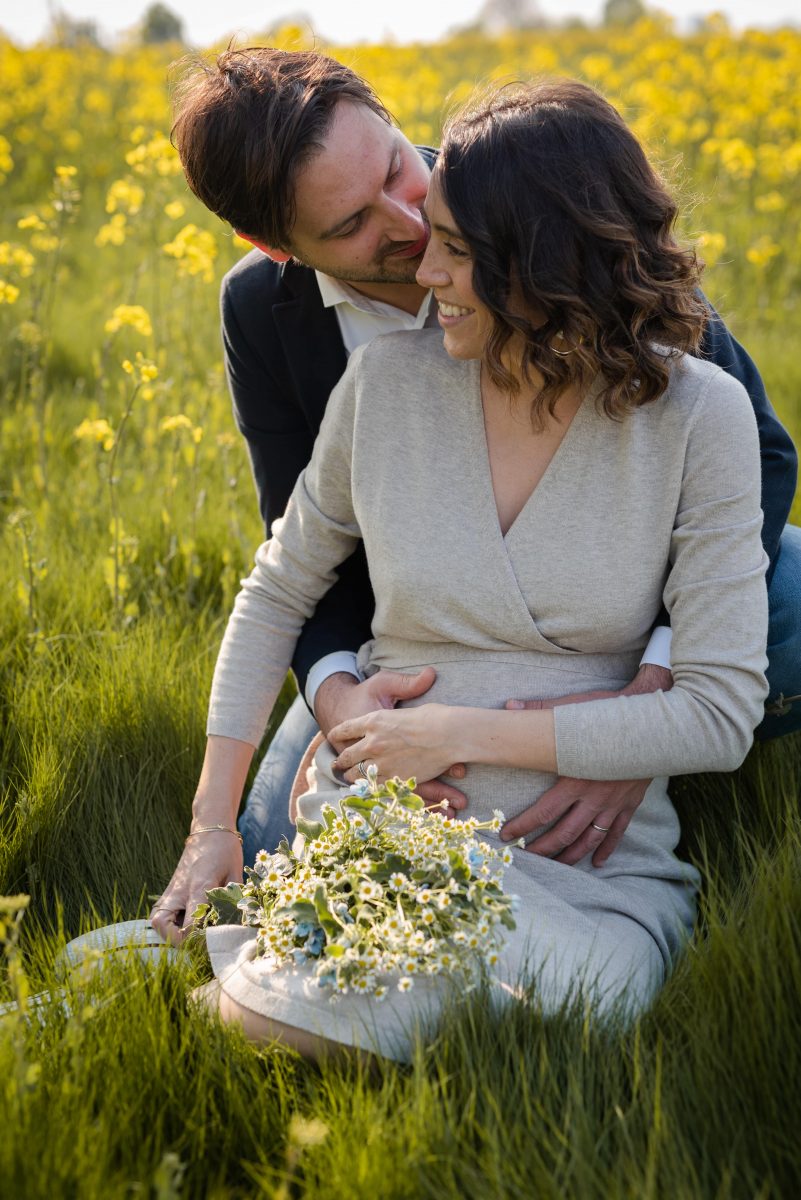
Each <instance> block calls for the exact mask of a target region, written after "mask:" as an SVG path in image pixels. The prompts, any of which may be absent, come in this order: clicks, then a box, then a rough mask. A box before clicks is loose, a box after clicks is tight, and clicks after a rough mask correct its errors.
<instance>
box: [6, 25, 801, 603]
mask: <svg viewBox="0 0 801 1200" xmlns="http://www.w3.org/2000/svg"><path fill="white" fill-rule="evenodd" d="M279 41H280V44H282V45H285V46H287V47H289V48H292V47H294V48H297V47H300V46H302V45H304V44H308V42H305V43H304V34H303V32H302V31H301V30H299V29H293V28H287V29H286V30H284V31H283V33H282V35H281V36H280V39H279ZM331 52H332V53H334V54H336V55H337V56H338V57H340V58H342V59H343V60H345V61H347V62H348V63H349V64H351V65H353V66H354V67H355V68H356V69H357V70H358V71H360V72H361V73H363V74H364V75H366V76H367V77H368V78H369V79H370V80H371V81H372V83H373V84H374V85H375V86H376V88H377V90H378V92H379V94H380V95H381V97H382V98H383V99H384V101H385V102H386V104H387V105H388V107H389V108H390V110H391V111H392V112H393V113H394V115H395V116H396V117H397V119H398V121H399V123H400V124H401V126H402V127H403V128H404V130H405V131H406V133H407V134H408V135H409V136H410V137H411V138H412V139H413V140H415V141H417V142H424V143H434V144H435V143H436V142H437V140H438V136H439V130H440V128H441V124H442V121H443V117H444V115H445V114H446V113H447V112H448V110H449V109H451V108H453V107H454V106H455V105H458V104H459V103H460V102H462V101H463V100H464V99H465V98H466V97H467V96H469V95H470V93H471V92H472V91H473V89H474V87H475V86H476V85H477V84H479V83H481V82H482V81H485V80H488V79H489V80H505V79H513V78H525V77H531V76H535V75H539V74H543V73H549V72H551V73H564V74H570V75H575V76H579V77H581V78H583V79H585V80H588V81H589V82H591V83H592V84H594V85H595V86H597V87H598V88H600V89H601V90H602V91H603V92H604V93H605V94H606V95H608V96H609V97H610V98H611V99H612V100H613V101H614V102H615V103H616V104H617V105H618V106H619V107H620V108H621V110H622V111H623V113H624V115H625V116H626V118H627V119H628V120H629V121H630V123H631V124H632V125H633V127H634V128H635V130H636V131H637V132H638V134H639V135H640V136H641V137H642V138H643V139H644V140H645V142H646V144H647V146H648V147H649V150H650V152H651V155H652V157H653V158H654V160H655V161H656V162H657V163H658V164H659V165H660V167H661V169H662V170H663V172H664V173H665V174H666V175H667V177H668V178H669V179H670V180H671V182H672V184H673V186H674V187H675V188H676V189H677V190H678V192H679V194H680V196H681V197H682V200H683V217H682V232H683V234H684V235H685V236H686V237H688V238H692V239H693V240H694V241H695V242H696V245H697V247H698V250H699V254H700V255H701V257H702V258H703V259H704V261H705V262H706V264H707V275H706V281H705V286H706V290H707V292H708V294H709V295H710V297H711V298H712V299H713V301H714V302H715V303H716V304H717V305H718V307H719V308H720V309H721V311H722V312H723V314H724V316H725V318H726V320H727V321H728V323H729V324H730V326H731V327H732V329H733V330H734V331H735V333H736V334H737V335H738V336H739V337H740V339H741V340H742V341H743V342H744V343H745V344H746V346H747V347H748V348H749V349H750V350H751V351H752V353H753V354H754V356H755V357H756V358H757V361H758V363H759V366H760V368H761V369H762V371H763V373H764V374H765V377H766V382H767V383H768V388H769V391H770V393H771V395H772V398H773V399H774V403H775V404H776V406H777V408H778V409H779V411H780V414H781V415H782V417H783V419H784V420H785V422H786V423H787V424H788V425H789V426H790V428H791V429H793V430H794V431H795V432H796V433H798V432H799V431H801V403H799V401H798V399H797V393H798V387H797V384H798V383H799V382H801V372H800V371H799V368H797V367H796V366H795V362H794V360H793V359H791V358H790V356H788V355H787V353H786V347H787V344H788V343H790V342H791V341H792V338H793V335H794V331H795V329H796V326H797V323H798V319H799V315H801V222H800V221H799V215H800V214H801V93H799V89H798V86H797V84H798V79H799V78H801V34H799V33H798V32H791V31H784V32H777V33H771V34H767V33H760V32H749V33H746V34H744V35H742V36H735V35H733V34H732V33H731V32H730V31H729V30H728V29H727V28H726V26H725V25H724V24H721V23H720V22H716V21H714V20H711V21H710V22H708V23H707V26H706V28H705V30H704V31H703V32H701V33H699V34H697V35H695V36H692V37H679V36H677V35H676V34H675V33H674V32H673V31H672V28H671V26H670V23H669V22H668V21H667V19H660V20H657V19H648V20H643V21H641V22H640V23H639V24H637V25H635V26H633V27H630V28H626V29H590V28H574V29H559V30H556V29H554V30H549V31H537V32H525V33H515V34H513V35H512V34H509V35H507V36H504V37H498V38H495V39H488V38H486V37H484V36H480V35H478V34H463V35H460V36H458V37H453V38H451V39H450V40H445V41H442V42H440V43H438V44H436V45H432V46H425V47H421V46H402V47H399V46H387V45H385V46H361V47H353V48H336V49H334V50H332V51H331ZM179 54H180V47H177V46H174V47H159V48H154V47H150V48H141V49H138V50H126V51H125V52H124V53H122V52H121V53H116V54H112V53H107V52H104V51H103V50H100V49H98V48H96V47H92V46H85V47H81V48H80V49H79V50H67V49H61V48H52V47H46V46H40V47H36V48H33V49H29V50H21V49H18V48H16V47H14V46H13V45H12V44H10V43H9V42H0V80H2V83H1V84H0V196H2V200H3V205H2V218H0V336H2V338H3V340H4V343H5V345H6V346H7V347H8V352H7V353H6V354H5V355H4V357H3V363H2V365H0V387H2V389H3V394H4V406H3V412H4V418H3V420H4V423H5V427H6V432H7V434H9V435H10V436H11V437H12V439H13V440H14V441H15V442H16V443H17V444H18V445H19V446H20V448H21V449H22V450H23V452H22V453H20V454H19V455H17V456H16V459H15V466H14V467H13V468H12V471H11V478H10V480H9V487H8V489H7V495H8V496H9V497H10V503H11V507H12V511H15V509H16V507H18V506H19V505H23V506H31V505H32V504H33V499H32V496H31V492H32V489H33V495H34V498H35V497H37V496H40V495H46V493H47V490H48V480H49V479H50V478H51V477H52V469H53V463H52V461H51V460H52V458H53V450H54V447H55V446H57V445H58V444H59V438H61V439H62V442H63V444H65V445H67V446H69V452H70V454H72V455H77V456H78V458H79V459H80V458H81V456H83V467H84V469H83V470H82V471H81V472H80V475H79V480H78V481H77V483H76V485H75V486H76V488H77V493H76V497H75V501H76V503H77V504H83V505H86V506H89V507H92V506H93V505H95V504H96V502H97V500H98V497H100V496H102V495H107V500H108V499H109V497H110V496H114V495H115V494H116V493H115V491H114V489H115V488H116V487H117V484H118V483H120V480H121V479H122V483H121V487H122V490H123V491H124V492H126V493H127V494H128V495H136V494H137V493H141V492H142V491H143V490H144V489H145V488H146V486H148V485H147V481H150V483H153V482H154V481H155V480H159V481H160V484H163V485H164V487H165V488H166V491H165V495H166V496H167V498H168V501H169V503H165V504H163V505H161V504H160V505H159V508H160V509H161V512H162V523H163V526H164V535H165V537H167V538H168V540H169V538H173V539H174V538H176V537H177V538H178V546H179V550H180V553H181V554H182V555H183V557H184V559H185V560H186V564H187V569H188V570H189V573H190V575H191V573H192V572H193V571H195V572H196V571H197V570H198V567H197V562H196V558H195V555H196V549H197V547H196V539H195V537H194V534H192V533H191V532H187V531H186V529H184V530H183V532H182V533H181V534H180V535H178V534H176V533H175V532H174V522H175V514H174V513H171V511H170V505H171V504H172V502H173V500H176V502H178V501H177V499H176V498H177V497H180V496H183V497H184V499H183V502H184V503H189V504H190V505H196V504H197V502H198V501H197V497H198V495H200V492H201V491H202V489H200V487H199V484H197V479H199V478H200V476H201V475H202V474H203V472H204V471H208V472H210V473H211V477H213V479H214V480H215V482H211V481H208V488H209V489H210V490H213V489H216V488H218V487H219V488H220V489H221V494H224V495H228V496H229V500H230V519H231V521H232V522H235V524H236V527H237V529H239V522H240V520H244V521H245V524H246V529H247V532H246V533H244V534H243V535H242V536H243V538H244V542H245V543H246V544H247V542H248V539H249V538H251V537H253V536H255V530H256V526H255V523H253V522H252V521H251V516H250V510H251V509H252V507H253V506H252V501H250V498H249V497H248V498H247V499H246V500H245V499H243V498H241V497H240V498H239V500H238V501H237V500H235V498H234V496H233V494H232V492H231V491H230V489H229V490H226V486H225V484H224V482H223V481H222V477H221V475H220V472H225V473H226V475H225V478H226V479H227V478H230V471H231V469H232V467H231V465H230V463H229V462H228V460H229V458H230V459H231V462H232V463H233V464H234V465H235V467H236V471H237V473H239V472H241V471H243V464H244V455H243V453H242V452H241V448H240V447H238V445H237V443H236V441H235V440H234V439H232V436H231V421H230V416H229V408H228V400H227V396H226V392H225V386H224V381H223V378H222V370H221V361H220V358H221V356H220V353H219V349H218V345H219V343H218V333H217V302H216V291H217V286H218V282H219V279H220V277H221V276H222V274H223V272H224V271H225V270H226V269H227V268H228V266H230V264H231V263H232V262H233V261H234V260H235V258H236V257H237V256H238V255H240V254H241V253H243V252H244V250H245V249H246V248H247V247H246V245H245V243H243V242H241V241H240V240H239V239H238V238H236V237H235V236H234V235H233V233H232V231H231V230H229V229H227V228H225V227H223V225H222V224H221V223H220V222H219V221H217V220H216V218H214V217H212V216H211V215H210V214H209V213H207V212H206V211H205V210H204V209H203V208H202V206H201V205H200V204H199V203H198V202H197V201H196V200H195V199H194V197H193V196H192V195H191V194H190V193H189V192H188V190H187V188H186V185H185V183H184V180H183V176H182V173H181V170H180V164H179V162H178V158H177V155H176V153H175V151H174V150H173V148H172V146H171V144H170V141H169V128H170V110H169V98H168V75H171V76H172V77H174V75H175V70H176V69H175V68H174V69H173V71H172V72H171V71H170V64H171V61H172V60H173V59H175V58H176V57H177V56H178V55H179ZM177 70H178V71H180V68H177ZM779 350H781V353H778V351H779ZM137 353H138V355H139V356H140V359H141V361H143V362H144V361H146V362H147V363H150V364H152V372H153V374H152V377H150V375H148V372H147V370H144V369H143V368H142V367H141V365H137V367H136V368H135V369H134V368H133V367H132V365H131V364H132V363H133V362H138V361H139V360H137V359H136V355H137ZM142 356H144V357H142ZM64 389H66V391H67V392H69V394H70V401H69V404H67V402H66V401H64V400H60V401H58V402H57V403H56V402H55V401H54V396H55V395H56V394H57V393H59V392H60V390H64ZM133 390H135V392H136V396H135V401H133V402H132V399H131V397H132V395H133ZM12 410H13V416H12V415H11V413H12ZM60 423H61V424H60ZM123 432H125V436H126V438H127V439H130V440H131V445H129V446H128V447H127V448H126V450H125V452H124V454H120V439H121V438H122V436H123ZM98 453H99V454H100V456H101V459H100V461H99V462H95V460H94V459H93V458H92V456H93V455H97V454H98ZM104 454H105V455H108V456H111V455H114V456H115V462H116V469H117V471H118V472H119V470H120V467H121V464H123V465H124V470H125V477H124V478H122V477H121V476H119V474H118V476H117V478H116V480H114V481H112V482H109V479H108V478H107V476H108V470H107V469H106V468H107V467H108V464H107V463H106V464H105V466H104V464H103V459H102V456H103V455H104ZM117 460H118V461H117ZM179 465H183V466H184V467H186V468H188V469H189V470H188V477H189V478H190V479H195V480H196V483H194V484H192V485H191V488H190V491H191V495H192V496H193V497H194V499H191V498H188V497H187V495H186V494H185V493H186V487H185V480H184V479H183V478H181V477H180V476H181V472H180V471H179V470H178V466H179ZM90 467H91V469H90ZM198 472H199V473H200V474H199V475H198ZM211 477H210V479H211ZM192 489H194V491H192ZM107 500H104V501H103V504H104V506H105V504H106V503H107ZM115 506H116V501H115V502H114V504H113V505H112V506H111V508H110V509H109V515H110V516H111V517H112V524H114V522H115V521H116V519H117V518H116V517H115V515H114V509H115ZM235 509H238V512H237V513H236V515H235ZM248 521H251V524H250V525H248V524H247V523H248ZM190 524H191V523H190ZM123 541H124V539H123V540H121V539H120V537H119V536H118V534H117V533H114V534H113V537H112V550H111V551H110V553H111V554H112V556H113V559H114V564H115V565H114V566H113V569H112V568H109V569H108V571H107V577H108V578H113V580H114V586H113V587H112V592H113V595H114V598H115V601H116V602H117V603H118V604H120V605H122V606H123V607H125V606H126V605H127V606H128V611H130V612H133V611H134V609H135V606H134V607H131V606H132V604H133V602H132V601H131V600H130V599H129V598H127V597H126V595H125V594H124V593H125V589H122V591H121V589H120V579H124V578H127V577H128V574H127V573H126V572H125V571H123V569H122V567H123V565H124V564H123V563H122V562H121V561H117V560H118V559H120V554H121V550H120V546H121V545H122V544H123ZM174 552H175V547H174V546H173V551H172V552H171V553H173V555H174ZM130 553H132V551H129V557H130ZM168 557H169V554H167V553H166V551H165V560H166V558H168ZM234 574H235V570H234V567H233V566H232V567H231V576H232V579H233V576H234Z"/></svg>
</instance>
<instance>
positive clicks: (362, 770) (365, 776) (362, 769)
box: [359, 759, 370, 783]
mask: <svg viewBox="0 0 801 1200" xmlns="http://www.w3.org/2000/svg"><path fill="white" fill-rule="evenodd" d="M359 774H360V775H361V777H362V779H366V780H367V782H368V783H369V782H370V776H369V775H368V774H367V771H366V770H365V766H364V759H362V761H361V762H360V763H359Z"/></svg>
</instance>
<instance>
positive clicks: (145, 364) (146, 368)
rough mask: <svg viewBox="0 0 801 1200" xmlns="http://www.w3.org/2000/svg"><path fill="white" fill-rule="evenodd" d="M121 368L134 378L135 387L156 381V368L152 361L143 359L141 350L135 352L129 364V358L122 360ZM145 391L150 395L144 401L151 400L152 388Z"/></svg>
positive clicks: (157, 371)
mask: <svg viewBox="0 0 801 1200" xmlns="http://www.w3.org/2000/svg"><path fill="white" fill-rule="evenodd" d="M121 366H122V369H123V371H124V372H125V374H126V375H133V376H134V380H135V382H136V384H137V386H139V385H141V384H143V383H152V382H153V380H154V379H158V374H159V369H158V367H157V366H156V364H155V363H154V362H153V360H152V359H149V358H145V356H144V355H143V354H142V351H141V350H137V352H136V355H135V358H134V361H133V362H131V360H130V358H126V359H123V361H122V363H121ZM145 390H146V391H149V392H150V395H149V396H145V399H146V400H147V399H152V398H153V391H152V388H151V389H145Z"/></svg>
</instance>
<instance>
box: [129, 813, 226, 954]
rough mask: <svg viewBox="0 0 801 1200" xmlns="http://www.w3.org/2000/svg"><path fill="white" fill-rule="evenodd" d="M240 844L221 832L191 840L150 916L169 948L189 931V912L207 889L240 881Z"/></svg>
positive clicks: (179, 941)
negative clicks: (168, 943)
mask: <svg viewBox="0 0 801 1200" xmlns="http://www.w3.org/2000/svg"><path fill="white" fill-rule="evenodd" d="M242 867H243V863H242V843H241V842H240V840H239V838H238V837H235V836H234V834H232V833H227V832H224V831H223V830H221V829H219V830H215V831H214V832H213V833H199V834H197V835H196V836H195V837H191V838H190V839H189V841H188V842H187V843H186V846H185V847H184V852H183V854H182V855H181V857H180V859H179V860H178V866H177V867H176V868H175V871H174V872H173V877H172V879H171V880H170V882H169V883H168V885H167V888H166V890H165V892H164V894H163V895H162V896H160V897H159V899H158V900H157V901H156V903H155V904H154V906H153V908H152V910H151V913H150V924H151V925H152V926H153V928H154V929H155V930H156V932H157V933H159V934H161V936H162V937H163V938H164V939H165V940H166V941H168V942H170V943H171V945H173V946H178V945H180V943H181V942H182V941H183V940H184V938H185V937H186V935H187V933H189V931H190V929H191V928H192V913H193V912H194V911H195V909H196V908H197V906H198V904H202V903H203V902H204V901H205V899H206V892H207V891H209V890H210V889H211V888H215V887H223V886H224V885H225V884H226V883H230V882H231V881H232V880H237V881H239V880H241V879H242V874H243V872H242Z"/></svg>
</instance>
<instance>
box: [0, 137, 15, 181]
mask: <svg viewBox="0 0 801 1200" xmlns="http://www.w3.org/2000/svg"><path fill="white" fill-rule="evenodd" d="M13 170H14V159H13V158H12V157H11V142H10V141H9V140H8V138H4V137H3V135H2V133H0V183H4V182H5V179H6V176H8V175H10V174H11V172H12V171H13Z"/></svg>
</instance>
